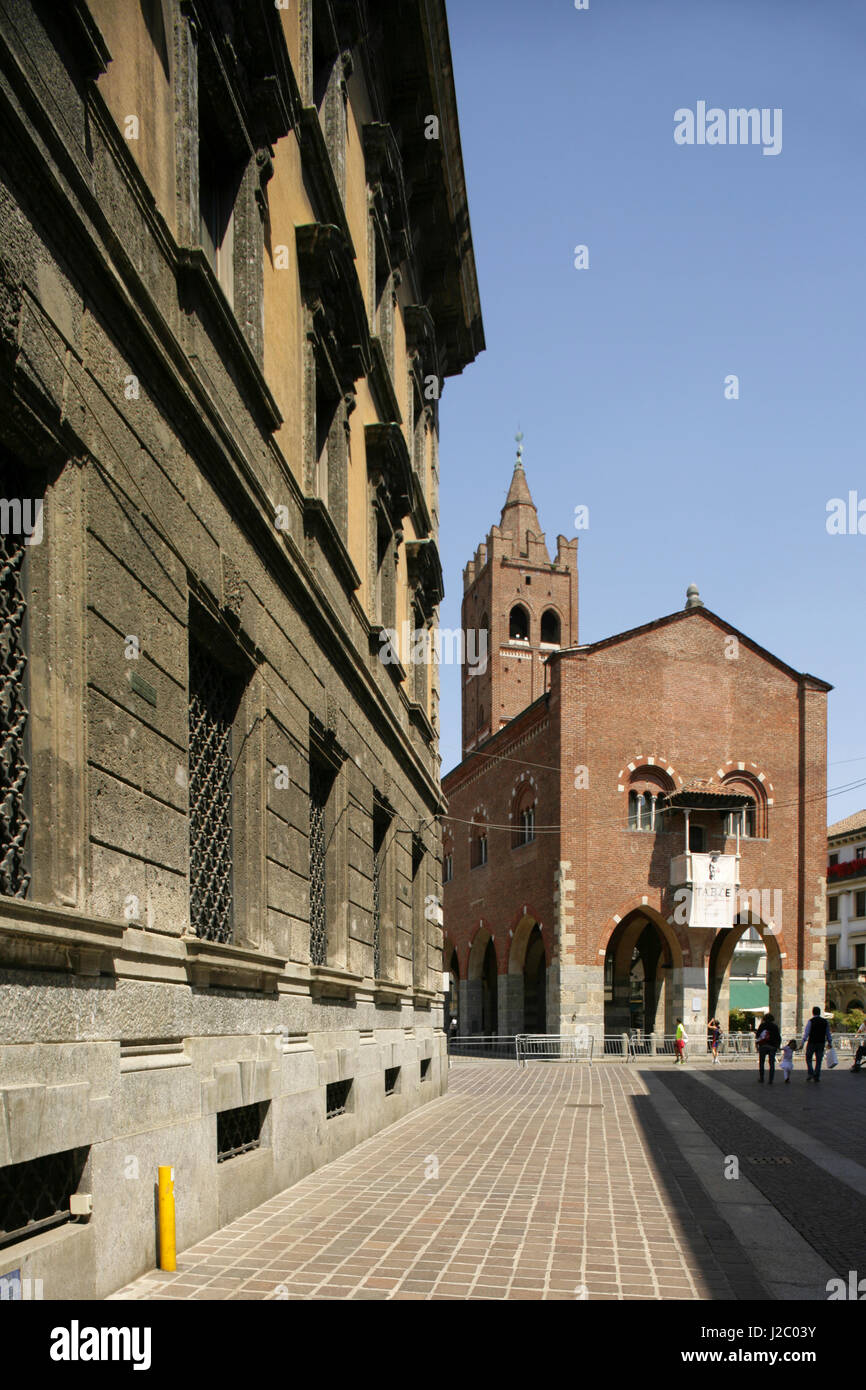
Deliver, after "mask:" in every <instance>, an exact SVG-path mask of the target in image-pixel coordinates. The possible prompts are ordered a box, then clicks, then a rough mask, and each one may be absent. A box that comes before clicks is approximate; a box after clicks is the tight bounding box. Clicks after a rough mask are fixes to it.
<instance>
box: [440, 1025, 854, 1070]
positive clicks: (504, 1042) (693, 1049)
mask: <svg viewBox="0 0 866 1390" xmlns="http://www.w3.org/2000/svg"><path fill="white" fill-rule="evenodd" d="M786 1041H787V1040H786ZM860 1041H862V1040H861V1039H858V1038H857V1037H856V1036H855V1035H854V1034H853V1033H834V1034H833V1044H834V1046H835V1048H836V1050H837V1052H838V1053H839V1057H840V1060H842V1059H843V1058H844V1059H845V1060H848V1059H850V1058H852V1057H853V1055H854V1053H855V1052H856V1051H857V1047H858V1045H859V1042H860ZM803 1050H804V1049H803V1046H802V1044H801V1042H800V1039H799V1038H798V1039H797V1051H798V1052H803ZM755 1051H756V1049H755V1034H754V1033H751V1032H750V1033H723V1034H722V1036H721V1038H720V1039H719V1046H718V1053H719V1057H720V1058H722V1059H723V1060H728V1059H733V1058H736V1057H754V1056H755ZM600 1053H601V1057H602V1058H603V1060H605V1061H613V1060H614V1059H615V1058H618V1059H620V1060H622V1061H623V1062H631V1061H635V1060H637V1059H638V1058H641V1059H643V1058H650V1057H670V1058H673V1057H675V1056H676V1036H675V1034H673V1033H605V1034H604V1037H603V1039H602V1045H601V1050H600ZM448 1055H449V1057H474V1058H477V1059H482V1058H498V1059H500V1060H504V1061H517V1062H518V1063H519V1064H520V1066H525V1064H526V1062H527V1061H533V1060H537V1061H548V1062H550V1061H555V1062H584V1061H586V1062H589V1063H590V1064H591V1063H592V1061H593V1058H594V1057H597V1054H596V1049H595V1046H594V1040H593V1039H592V1038H588V1037H583V1036H581V1037H577V1036H574V1035H572V1034H555V1033H520V1034H518V1035H517V1036H516V1037H515V1036H513V1035H508V1036H506V1035H504V1034H494V1033H491V1034H483V1033H475V1034H471V1035H468V1036H456V1037H455V1036H451V1037H449V1038H448ZM685 1055H686V1060H687V1061H698V1060H699V1059H700V1060H704V1061H705V1060H706V1059H707V1058H708V1057H709V1056H710V1047H709V1045H708V1043H707V1040H706V1037H705V1035H704V1034H703V1032H701V1033H700V1034H698V1035H697V1036H696V1035H695V1034H694V1033H693V1034H691V1035H690V1037H689V1041H688V1042H687V1044H686V1053H685Z"/></svg>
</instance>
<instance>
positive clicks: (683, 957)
mask: <svg viewBox="0 0 866 1390" xmlns="http://www.w3.org/2000/svg"><path fill="white" fill-rule="evenodd" d="M637 911H640V912H642V913H643V915H644V916H645V917H646V918H647V919H648V920H649V921H650V922H652V923H653V925H654V926H656V927H658V929H659V933H660V934H661V936H662V938H663V940H664V941H666V942H667V944H668V947H669V949H670V952H671V960H672V963H673V966H674V968H675V969H676V970H681V969H682V967H683V965H684V964H686V965H687V964H689V961H690V955H691V953H690V951H689V949H688V946H686V947H684V946H683V942H682V940H681V938H680V935H679V933H678V931H677V928H676V927H675V926H674V924H673V923H672V922H669V921H668V920H667V918H666V917H663V916H662V914H661V912H659V910H658V908H656V907H653V906H651V904H650V902H649V899H648V898H647V897H646V896H643V897H640V898H631V899H630V901H629V902H627V903H624V904H623V905H622V907H621V908H620V909H619V911H618V912H615V913H613V914H612V916H610V917H608V919H607V921H606V922H605V924H604V926H603V927H602V929H601V932H600V933H599V936H598V944H597V956H599V957H600V956H604V955H606V954H607V948H608V946H609V944H610V940H611V937H612V936H613V934H614V932H615V931H616V930H617V928H618V926H619V925H620V923H621V922H622V921H623V920H624V919H625V918H626V917H627V916H629V915H630V914H631V913H632V912H637Z"/></svg>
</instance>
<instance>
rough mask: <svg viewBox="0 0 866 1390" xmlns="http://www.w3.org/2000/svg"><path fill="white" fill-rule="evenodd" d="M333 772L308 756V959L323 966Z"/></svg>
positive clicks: (326, 946) (326, 945) (326, 922)
mask: <svg viewBox="0 0 866 1390" xmlns="http://www.w3.org/2000/svg"><path fill="white" fill-rule="evenodd" d="M333 784H334V774H333V772H332V771H331V770H330V769H329V768H327V767H325V765H324V764H323V763H320V762H319V761H318V760H317V759H315V758H311V759H310V961H311V962H312V964H313V965H325V964H326V963H327V959H328V913H327V908H328V886H327V885H328V831H327V813H328V799H329V797H330V795H331V788H332V786H333Z"/></svg>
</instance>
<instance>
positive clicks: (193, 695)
mask: <svg viewBox="0 0 866 1390" xmlns="http://www.w3.org/2000/svg"><path fill="white" fill-rule="evenodd" d="M238 694H239V691H238V682H237V679H236V678H235V677H233V676H232V675H231V674H230V673H229V672H227V671H226V670H225V668H224V667H222V666H221V665H219V664H218V662H216V661H215V660H214V658H213V656H212V655H211V653H210V652H208V651H206V650H205V649H204V647H203V646H202V645H201V644H200V643H199V642H197V641H196V640H194V639H193V640H191V641H190V646H189V827H190V830H189V836H190V856H189V861H190V862H189V874H190V921H191V923H192V928H193V931H194V932H195V934H196V936H204V937H207V939H208V940H209V941H231V938H232V897H233V893H232V724H233V723H234V718H235V714H236V713H237V706H238Z"/></svg>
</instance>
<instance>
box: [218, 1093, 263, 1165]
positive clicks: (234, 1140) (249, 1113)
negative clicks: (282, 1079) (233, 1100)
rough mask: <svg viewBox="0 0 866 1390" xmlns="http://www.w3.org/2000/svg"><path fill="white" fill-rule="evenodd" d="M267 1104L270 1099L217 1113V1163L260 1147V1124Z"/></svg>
mask: <svg viewBox="0 0 866 1390" xmlns="http://www.w3.org/2000/svg"><path fill="white" fill-rule="evenodd" d="M269 1104H270V1101H257V1102H256V1103H255V1104H254V1105H239V1106H237V1108H236V1109H234V1110H220V1111H219V1112H218V1113H217V1163H225V1162H226V1160H227V1159H229V1158H237V1157H238V1156H239V1154H246V1153H250V1152H251V1151H252V1150H253V1149H260V1148H261V1145H262V1126H263V1125H264V1122H265V1116H266V1115H267V1113H268V1106H269Z"/></svg>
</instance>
